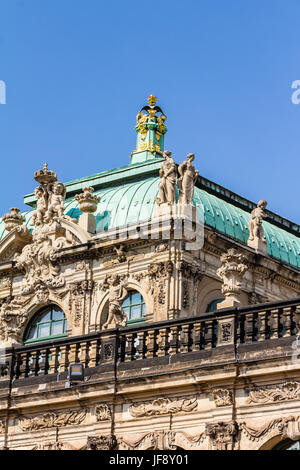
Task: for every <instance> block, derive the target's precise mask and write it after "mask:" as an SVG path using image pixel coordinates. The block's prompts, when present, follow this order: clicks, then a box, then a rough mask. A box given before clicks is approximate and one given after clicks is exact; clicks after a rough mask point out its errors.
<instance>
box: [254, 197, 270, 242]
mask: <svg viewBox="0 0 300 470" xmlns="http://www.w3.org/2000/svg"><path fill="white" fill-rule="evenodd" d="M267 204H268V203H267V201H264V200H261V201H259V203H258V204H257V207H256V209H253V211H252V212H251V220H250V222H249V230H250V237H249V240H254V239H255V238H259V239H260V240H262V241H265V237H264V229H263V226H262V222H263V219H265V218H266V217H267V214H266V213H265V208H266V207H267Z"/></svg>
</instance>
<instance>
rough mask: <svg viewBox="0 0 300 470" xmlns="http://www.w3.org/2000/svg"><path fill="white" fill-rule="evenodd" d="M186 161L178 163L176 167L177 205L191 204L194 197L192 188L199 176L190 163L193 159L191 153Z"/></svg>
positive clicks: (193, 156)
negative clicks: (177, 175)
mask: <svg viewBox="0 0 300 470" xmlns="http://www.w3.org/2000/svg"><path fill="white" fill-rule="evenodd" d="M186 158H187V159H186V160H185V161H183V162H182V163H180V165H179V167H178V173H179V175H180V177H179V178H178V181H177V185H178V189H179V204H192V203H193V196H194V187H195V184H196V181H197V178H198V175H199V172H198V171H197V170H195V167H194V165H193V164H192V162H193V161H194V159H195V155H194V154H193V153H189V154H188V155H187V157H186Z"/></svg>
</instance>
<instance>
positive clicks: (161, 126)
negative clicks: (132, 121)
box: [131, 94, 167, 163]
mask: <svg viewBox="0 0 300 470" xmlns="http://www.w3.org/2000/svg"><path fill="white" fill-rule="evenodd" d="M147 100H148V103H149V104H147V105H146V106H144V107H143V108H142V109H141V111H140V112H139V113H138V115H137V117H136V120H137V124H136V126H135V130H136V131H137V144H136V150H134V151H133V152H132V155H131V163H138V162H142V161H145V160H151V159H152V158H157V157H159V158H161V157H162V154H163V151H164V134H165V133H166V132H167V128H166V124H165V121H166V119H167V117H166V115H165V114H164V112H163V110H162V109H161V108H160V107H159V106H157V105H156V101H157V98H156V96H154V95H152V94H151V95H150V96H148V98H147ZM143 111H146V114H144V113H143ZM136 154H138V155H136Z"/></svg>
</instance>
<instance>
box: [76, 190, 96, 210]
mask: <svg viewBox="0 0 300 470" xmlns="http://www.w3.org/2000/svg"><path fill="white" fill-rule="evenodd" d="M93 192H94V188H91V187H86V188H83V190H82V193H80V194H76V195H75V199H76V201H78V202H79V210H81V212H88V213H92V212H95V211H96V210H97V204H98V202H100V197H99V196H96V194H93Z"/></svg>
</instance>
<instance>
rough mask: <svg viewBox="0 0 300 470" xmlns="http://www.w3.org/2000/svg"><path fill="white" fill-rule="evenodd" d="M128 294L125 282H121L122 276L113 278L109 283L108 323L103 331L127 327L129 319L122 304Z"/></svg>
mask: <svg viewBox="0 0 300 470" xmlns="http://www.w3.org/2000/svg"><path fill="white" fill-rule="evenodd" d="M108 282H109V281H108ZM127 294H128V292H127V289H126V287H125V282H124V281H123V280H121V278H120V276H118V275H116V274H115V275H113V276H111V278H110V282H109V310H108V317H107V321H106V323H105V324H104V325H103V329H107V328H116V327H117V326H126V321H127V317H126V314H125V313H124V312H123V310H122V304H123V301H124V299H125V298H126V296H127Z"/></svg>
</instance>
